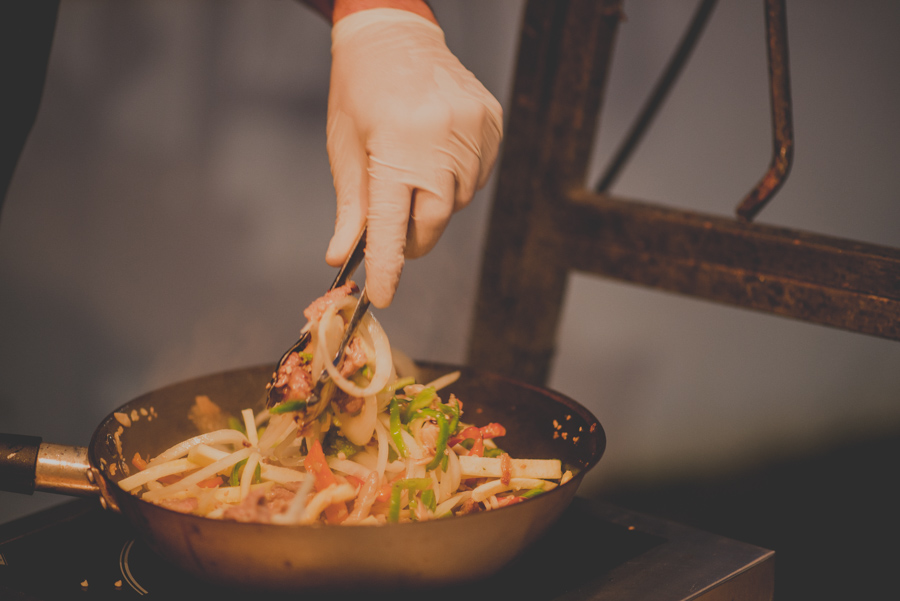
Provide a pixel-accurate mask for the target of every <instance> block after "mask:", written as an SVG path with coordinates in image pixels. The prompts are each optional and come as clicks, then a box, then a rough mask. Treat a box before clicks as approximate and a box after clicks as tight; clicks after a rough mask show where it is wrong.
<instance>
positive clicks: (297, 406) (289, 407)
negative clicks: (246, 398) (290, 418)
mask: <svg viewBox="0 0 900 601" xmlns="http://www.w3.org/2000/svg"><path fill="white" fill-rule="evenodd" d="M304 409H306V401H287V402H285V403H281V404H280V405H275V406H274V407H272V408H271V409H269V413H272V414H274V415H277V414H279V413H288V412H289V411H303V410H304Z"/></svg>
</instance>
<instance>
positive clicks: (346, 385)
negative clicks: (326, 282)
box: [314, 297, 393, 398]
mask: <svg viewBox="0 0 900 601" xmlns="http://www.w3.org/2000/svg"><path fill="white" fill-rule="evenodd" d="M355 301H356V299H354V298H352V297H347V298H346V299H344V301H342V302H339V303H335V304H333V305H331V306H330V307H328V309H327V310H326V311H325V314H324V315H322V319H321V320H320V321H319V345H318V347H317V348H316V352H317V353H318V354H321V355H323V356H325V357H333V356H334V354H335V353H336V351H337V345H334V347H329V345H328V344H327V341H326V340H325V339H324V338H325V336H324V334H325V332H326V331H327V330H326V328H327V327H328V325H329V324H330V323H331V321H332V320H333V319H334V317H335V316H336V314H337V312H338V311H339V310H341V309H343V308H345V307H348V306H350V305H354V304H355ZM359 327H360V330H361V331H362V332H363V333H364V335H365V334H368V337H369V338H371V344H372V348H373V350H374V352H375V373H374V374H373V375H372V380H371V381H370V382H369V384H368V386H365V387H360V386H357V385H356V384H354V383H353V382H351V381H350V380H348V379H347V378H345V377H344V376H342V375H341V372H340V371H339V370H338V369H337V368H336V367H335V366H334V364H333V363H332V362H331V361H330V360H327V361H324V366H325V369H326V370H328V375H330V376H331V379H332V380H333V381H334V383H335V384H336V385H337V387H338V388H340V389H341V390H343V391H344V392H346V393H347V394H349V395H350V396H353V397H360V398H361V397H366V396H369V395H373V394H376V393H378V392H380V391H381V389H382V388H384V387H385V386H386V385H387V383H388V379H389V378H390V377H391V372H392V370H393V360H392V358H391V345H390V342H388V339H387V335H386V334H385V333H384V330H383V329H382V327H381V324H379V323H378V321H377V320H376V319H375V318H374V317H372V315H371V314H370V313H366V314H365V315H363V317H362V319H361V320H360V324H359ZM314 373H315V372H314Z"/></svg>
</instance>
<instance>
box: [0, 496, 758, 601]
mask: <svg viewBox="0 0 900 601" xmlns="http://www.w3.org/2000/svg"><path fill="white" fill-rule="evenodd" d="M773 556H774V553H773V552H771V551H767V550H765V549H760V548H758V547H754V546H752V545H747V544H744V543H741V542H738V541H733V540H730V539H725V538H722V537H718V536H715V535H712V534H709V533H706V532H702V531H698V530H695V529H692V528H687V527H685V526H682V525H679V524H674V523H672V522H667V521H664V520H658V519H655V518H653V517H650V516H646V515H641V514H637V513H634V512H630V511H627V510H624V509H621V508H618V507H614V506H610V505H606V504H601V503H596V502H592V501H588V500H585V499H581V498H576V500H575V502H574V503H573V504H572V506H571V507H570V508H569V509H568V510H567V511H566V513H565V514H564V515H563V517H562V519H561V520H560V521H559V522H558V523H557V524H556V525H555V526H554V527H553V528H552V529H551V531H550V532H549V533H548V534H547V535H545V536H544V538H542V539H541V540H539V541H538V542H537V543H536V544H535V545H533V546H532V547H530V548H529V549H528V550H527V551H526V552H525V553H524V554H523V555H522V556H521V557H519V558H518V559H517V560H515V561H514V562H513V563H512V564H511V565H509V566H507V567H506V568H505V569H503V570H502V571H501V572H499V573H498V574H495V575H494V576H492V577H491V578H489V579H487V580H484V581H480V582H476V583H469V584H466V585H460V586H458V587H451V588H448V589H442V590H437V591H428V592H427V595H428V597H429V599H437V600H442V599H447V600H450V599H454V600H458V599H460V598H461V596H465V598H467V599H488V598H490V599H497V598H515V597H519V598H523V599H547V600H550V599H559V600H562V599H566V600H576V599H640V600H642V601H676V600H686V599H704V598H713V595H715V598H722V597H719V596H718V595H722V594H724V593H727V594H730V595H732V596H731V597H729V598H733V599H748V600H749V599H753V600H756V599H771V596H772V582H773V567H772V566H773ZM436 560H438V558H436ZM260 594H263V593H260ZM255 596H256V595H254V594H249V593H248V592H247V591H235V590H233V589H229V588H226V587H223V586H217V585H216V584H215V583H209V582H204V581H200V580H198V579H196V578H195V577H193V576H191V575H188V574H186V573H184V572H182V571H180V570H179V569H178V567H177V566H174V565H171V564H169V563H168V562H167V561H166V560H165V559H164V558H162V557H159V556H158V555H157V554H156V553H154V552H153V551H152V550H150V549H149V548H148V547H147V546H146V545H145V544H144V543H143V542H142V541H141V540H140V539H139V538H137V535H136V532H135V531H134V529H133V528H132V527H131V526H130V524H129V523H128V522H127V521H126V520H125V519H124V518H123V517H122V516H120V515H118V514H115V513H112V512H110V511H104V510H103V509H101V507H100V506H99V504H98V503H97V501H96V500H95V499H82V500H77V501H71V502H67V503H64V504H62V505H58V506H56V507H52V508H50V509H46V510H44V511H40V512H38V513H35V514H32V515H29V516H26V517H24V518H21V519H18V520H15V521H12V522H9V523H7V524H4V525H2V526H0V599H22V600H35V601H50V600H54V601H55V600H68V599H84V600H93V599H114V600H125V599H137V598H151V599H216V600H217V601H223V600H230V599H243V600H246V599H248V598H254V597H255ZM349 597H350V596H348V597H347V598H349ZM354 597H358V595H355V596H354ZM366 597H367V599H370V600H375V599H379V598H380V597H379V595H373V594H371V593H366ZM382 597H383V598H391V599H396V598H397V594H396V593H395V592H394V593H388V594H384V595H382ZM265 598H266V600H267V601H277V600H280V599H282V598H284V599H287V598H292V599H297V598H298V595H297V594H293V595H276V594H271V593H265ZM303 598H310V596H309V595H304V596H303ZM329 598H333V599H337V598H338V597H329Z"/></svg>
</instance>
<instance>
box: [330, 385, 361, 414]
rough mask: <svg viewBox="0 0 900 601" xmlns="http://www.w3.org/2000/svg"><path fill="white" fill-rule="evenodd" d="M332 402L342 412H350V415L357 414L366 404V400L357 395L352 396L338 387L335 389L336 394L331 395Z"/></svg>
mask: <svg viewBox="0 0 900 601" xmlns="http://www.w3.org/2000/svg"><path fill="white" fill-rule="evenodd" d="M331 402H332V403H334V404H335V405H336V406H337V408H338V410H339V411H340V412H341V413H349V414H350V415H356V414H357V413H359V412H360V411H362V408H363V407H364V406H365V404H366V400H365V399H364V398H361V397H357V396H350V395H349V394H347V393H346V392H344V391H343V390H341V389H340V388H336V389H335V391H334V396H332V397H331Z"/></svg>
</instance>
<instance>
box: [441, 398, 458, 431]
mask: <svg viewBox="0 0 900 601" xmlns="http://www.w3.org/2000/svg"><path fill="white" fill-rule="evenodd" d="M439 408H440V410H441V411H443V412H444V413H446V414H448V415H449V416H450V426H449V429H450V434H451V435H452V434H456V429H457V428H458V427H459V401H458V400H457V401H456V404H454V405H439Z"/></svg>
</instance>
